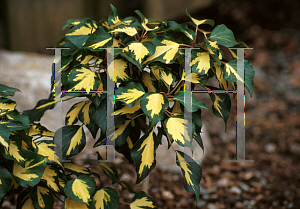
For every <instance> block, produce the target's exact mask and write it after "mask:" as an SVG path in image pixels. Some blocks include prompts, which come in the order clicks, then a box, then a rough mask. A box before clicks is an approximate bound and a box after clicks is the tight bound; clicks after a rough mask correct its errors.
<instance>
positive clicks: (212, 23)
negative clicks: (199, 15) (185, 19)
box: [185, 9, 215, 26]
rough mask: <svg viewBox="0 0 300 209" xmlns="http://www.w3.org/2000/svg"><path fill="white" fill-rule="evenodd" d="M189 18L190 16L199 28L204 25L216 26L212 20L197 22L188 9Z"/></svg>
mask: <svg viewBox="0 0 300 209" xmlns="http://www.w3.org/2000/svg"><path fill="white" fill-rule="evenodd" d="M185 12H186V14H187V16H189V17H190V18H191V20H192V21H193V22H194V23H195V25H197V26H199V25H202V24H208V25H211V26H214V25H215V21H213V20H211V19H204V20H197V19H195V18H193V17H192V16H191V15H190V14H189V13H188V11H187V9H186V10H185Z"/></svg>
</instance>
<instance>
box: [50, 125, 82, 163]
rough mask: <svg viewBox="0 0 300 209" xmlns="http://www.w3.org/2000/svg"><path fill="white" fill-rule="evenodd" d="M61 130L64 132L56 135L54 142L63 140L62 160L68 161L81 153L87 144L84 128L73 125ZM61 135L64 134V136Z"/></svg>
mask: <svg viewBox="0 0 300 209" xmlns="http://www.w3.org/2000/svg"><path fill="white" fill-rule="evenodd" d="M60 129H62V130H61V131H59V130H58V131H57V132H56V133H55V136H54V141H56V140H57V141H59V140H62V146H63V147H62V154H63V156H62V158H63V159H67V158H69V157H71V156H73V155H76V154H78V153H79V152H81V150H83V148H84V147H85V143H86V140H85V133H84V130H83V127H82V126H78V125H72V126H63V127H62V128H60ZM59 133H62V136H60V135H59Z"/></svg>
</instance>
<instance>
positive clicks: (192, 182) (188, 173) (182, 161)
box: [176, 150, 202, 203]
mask: <svg viewBox="0 0 300 209" xmlns="http://www.w3.org/2000/svg"><path fill="white" fill-rule="evenodd" d="M176 161H177V162H176V164H177V165H178V166H179V167H180V168H181V171H182V174H183V177H184V182H183V185H184V188H185V189H186V191H188V192H192V193H194V194H195V195H196V200H197V203H198V201H199V192H200V187H199V184H200V180H201V177H202V169H201V167H200V166H199V165H198V164H197V163H196V162H195V161H194V160H193V159H192V158H191V157H189V156H188V155H187V154H185V153H183V152H181V151H178V150H177V151H176ZM178 161H179V162H178Z"/></svg>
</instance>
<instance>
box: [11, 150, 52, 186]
mask: <svg viewBox="0 0 300 209" xmlns="http://www.w3.org/2000/svg"><path fill="white" fill-rule="evenodd" d="M22 156H23V157H24V158H25V159H26V161H25V166H24V167H22V166H20V165H19V164H17V163H16V162H15V163H14V165H13V176H14V179H15V180H16V182H17V183H18V184H19V185H21V186H23V187H28V186H35V185H36V184H37V183H39V182H40V180H41V178H42V175H43V173H44V170H45V167H46V163H47V161H46V160H47V157H44V156H41V155H39V154H37V153H34V152H31V151H29V150H23V152H22Z"/></svg>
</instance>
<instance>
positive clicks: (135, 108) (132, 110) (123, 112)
mask: <svg viewBox="0 0 300 209" xmlns="http://www.w3.org/2000/svg"><path fill="white" fill-rule="evenodd" d="M140 109H141V106H140V100H138V101H136V102H135V104H134V106H133V107H129V106H128V105H126V104H124V105H123V106H122V108H120V109H118V110H115V112H114V115H127V114H133V113H136V112H137V111H139V110H140Z"/></svg>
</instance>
